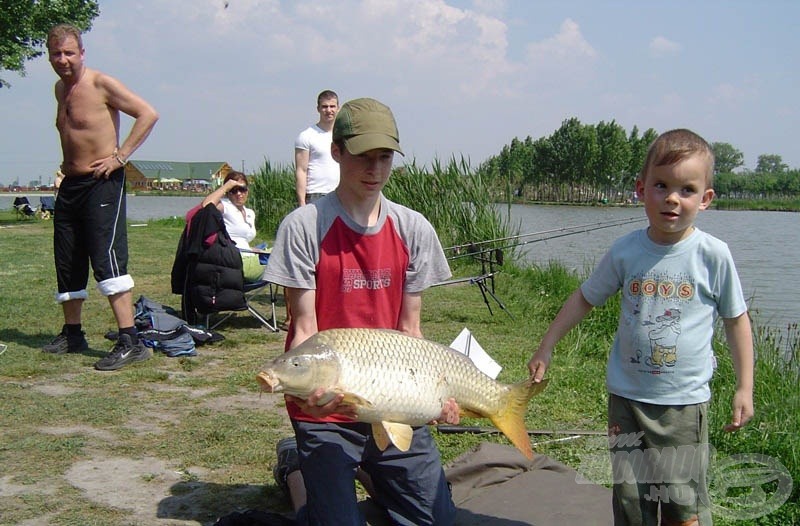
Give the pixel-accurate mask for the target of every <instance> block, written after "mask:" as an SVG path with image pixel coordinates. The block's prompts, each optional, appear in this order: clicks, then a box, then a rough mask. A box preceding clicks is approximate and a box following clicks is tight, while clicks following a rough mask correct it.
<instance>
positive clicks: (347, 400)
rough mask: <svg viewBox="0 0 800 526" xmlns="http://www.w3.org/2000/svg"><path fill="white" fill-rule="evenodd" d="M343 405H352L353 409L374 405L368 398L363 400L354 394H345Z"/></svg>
mask: <svg viewBox="0 0 800 526" xmlns="http://www.w3.org/2000/svg"><path fill="white" fill-rule="evenodd" d="M342 403H343V404H348V405H352V406H353V407H372V405H373V404H372V402H370V401H369V400H367V399H366V398H362V397H360V396H358V395H357V394H354V393H344V398H342Z"/></svg>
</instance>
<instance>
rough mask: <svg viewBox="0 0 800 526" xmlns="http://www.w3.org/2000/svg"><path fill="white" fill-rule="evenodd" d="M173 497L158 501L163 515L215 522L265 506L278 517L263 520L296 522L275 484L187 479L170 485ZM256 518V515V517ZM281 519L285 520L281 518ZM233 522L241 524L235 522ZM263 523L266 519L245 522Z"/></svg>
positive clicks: (204, 525)
mask: <svg viewBox="0 0 800 526" xmlns="http://www.w3.org/2000/svg"><path fill="white" fill-rule="evenodd" d="M170 493H171V494H172V495H171V496H169V497H166V498H164V499H162V500H161V501H160V502H159V503H158V511H157V515H156V516H157V517H158V518H159V519H175V520H187V521H197V522H199V523H201V524H202V525H203V526H211V525H213V524H215V523H216V521H217V519H219V518H221V517H225V516H227V515H230V514H232V513H235V512H242V511H243V510H265V509H269V508H272V510H270V511H268V512H267V513H272V514H274V519H275V521H273V522H263V524H278V525H280V524H287V525H288V524H295V523H294V520H293V519H292V518H291V517H292V514H291V513H290V512H288V511H287V510H288V504H287V503H282V502H281V501H280V500H278V495H280V493H279V490H278V489H277V487H275V486H272V487H270V486H264V485H257V484H217V483H212V482H203V481H183V482H178V483H176V484H173V485H172V486H171V487H170ZM253 518H255V517H253ZM281 520H283V521H285V522H280V521H281ZM230 524H239V523H236V522H231V523H230ZM241 524H262V522H253V521H250V522H241Z"/></svg>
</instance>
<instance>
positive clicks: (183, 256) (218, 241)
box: [171, 204, 247, 324]
mask: <svg viewBox="0 0 800 526" xmlns="http://www.w3.org/2000/svg"><path fill="white" fill-rule="evenodd" d="M188 215H189V217H188V218H187V223H186V228H185V229H184V231H183V234H182V235H181V240H180V242H179V243H178V250H177V253H176V254H175V262H174V263H173V265H172V279H171V282H172V283H171V284H172V292H173V293H174V294H180V295H181V296H182V301H181V304H182V310H183V317H184V319H185V320H186V321H187V322H189V323H191V324H194V323H197V319H196V313H200V314H210V313H213V312H221V311H232V310H244V309H246V308H247V302H246V300H245V297H244V274H243V273H242V257H241V255H240V254H239V249H238V248H236V244H235V243H234V242H233V240H231V238H230V236H229V235H228V231H227V230H226V229H225V222H224V221H223V219H222V214H221V213H220V211H219V210H217V207H216V206H214V205H213V204H208V205H206V206H205V207H204V208H201V209H200V210H198V211H197V212H196V213H195V214H194V215H192V214H191V212H190V213H189V214H188ZM215 234H216V235H215Z"/></svg>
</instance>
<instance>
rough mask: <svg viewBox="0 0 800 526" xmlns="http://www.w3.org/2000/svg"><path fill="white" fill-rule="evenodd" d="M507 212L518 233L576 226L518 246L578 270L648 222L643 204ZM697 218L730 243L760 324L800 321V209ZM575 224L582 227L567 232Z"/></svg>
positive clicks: (543, 260)
mask: <svg viewBox="0 0 800 526" xmlns="http://www.w3.org/2000/svg"><path fill="white" fill-rule="evenodd" d="M511 218H512V220H513V221H514V223H515V224H520V233H521V234H532V233H537V232H544V231H552V230H554V229H561V228H567V227H576V228H572V230H569V229H567V230H564V231H563V232H558V231H556V232H550V233H545V234H541V235H532V236H526V237H522V238H520V242H523V243H525V242H527V244H524V245H521V246H520V247H519V249H520V250H521V251H523V253H524V255H525V258H526V260H528V261H530V262H533V263H536V264H547V263H548V262H549V261H559V262H560V263H561V264H563V265H564V266H566V267H567V268H570V269H574V270H578V271H581V272H583V271H584V270H585V271H587V272H588V271H589V270H590V269H591V268H593V267H594V264H595V263H597V262H598V261H600V258H602V256H603V254H605V252H606V250H608V248H609V247H610V245H611V243H612V242H613V241H614V240H615V239H617V238H618V237H620V236H622V235H624V234H626V233H628V232H631V231H632V230H636V229H640V228H644V227H645V226H646V225H647V223H646V221H644V219H645V215H644V210H643V209H641V208H614V207H611V208H601V207H574V206H527V205H513V206H512V207H511ZM619 223H624V224H622V225H620V226H609V227H606V228H596V227H597V226H598V224H599V226H604V225H614V224H619ZM696 224H697V226H698V228H700V229H701V230H703V231H705V232H708V233H709V234H711V235H713V236H715V237H718V238H720V239H722V240H723V241H725V242H726V243H727V244H728V247H729V248H730V250H731V253H732V254H733V258H734V261H735V262H736V268H737V270H738V271H739V278H740V279H741V281H742V287H743V289H744V292H745V295H746V296H747V297H748V298H752V300H751V302H750V305H751V312H752V314H753V315H754V316H755V317H756V319H757V320H758V321H759V322H761V324H764V325H769V326H771V327H777V328H780V329H785V328H786V327H787V325H788V324H790V323H797V322H799V321H800V305H799V304H798V301H797V298H798V294H799V293H800V285H799V284H800V213H791V212H749V211H735V212H731V211H724V210H706V211H702V212H700V213H699V214H698V216H697V222H696ZM575 230H586V231H585V232H580V233H575V234H570V233H569V232H571V231H575ZM564 234H567V235H564ZM559 235H561V236H562V237H553V236H559ZM548 237H549V238H551V239H545V240H541V241H540V239H542V238H548Z"/></svg>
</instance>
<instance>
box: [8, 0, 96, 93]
mask: <svg viewBox="0 0 800 526" xmlns="http://www.w3.org/2000/svg"><path fill="white" fill-rule="evenodd" d="M99 14H100V7H99V6H98V4H97V1H95V0H0V71H3V70H5V71H15V72H17V73H19V74H20V75H23V76H24V75H25V61H27V60H31V59H33V58H36V57H38V56H40V55H42V54H43V53H44V50H43V45H44V44H45V40H46V39H47V32H48V31H50V28H51V27H52V26H54V25H56V24H61V23H68V24H72V25H74V26H75V27H77V28H78V29H80V30H81V31H87V30H89V28H91V26H92V20H94V19H95V18H96V17H97V16H98V15H99ZM4 86H5V87H9V86H10V84H9V83H8V82H7V81H5V80H4V79H3V78H2V77H0V88H1V87H4Z"/></svg>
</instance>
